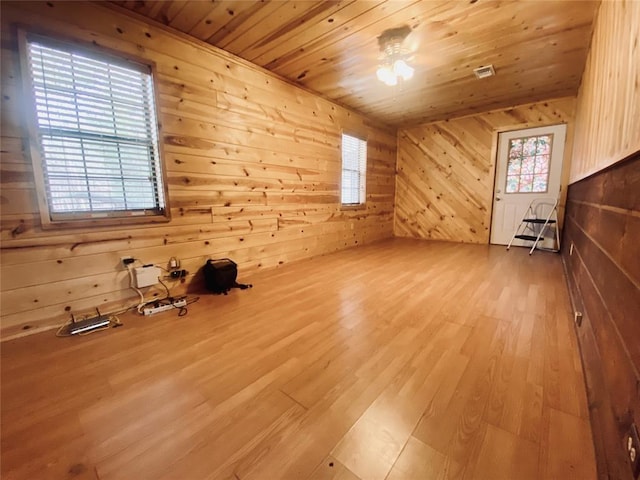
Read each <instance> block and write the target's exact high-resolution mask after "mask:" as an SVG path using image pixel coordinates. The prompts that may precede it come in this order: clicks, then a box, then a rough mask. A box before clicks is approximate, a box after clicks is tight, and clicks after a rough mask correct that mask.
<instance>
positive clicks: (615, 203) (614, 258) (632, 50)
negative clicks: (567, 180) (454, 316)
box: [562, 0, 640, 479]
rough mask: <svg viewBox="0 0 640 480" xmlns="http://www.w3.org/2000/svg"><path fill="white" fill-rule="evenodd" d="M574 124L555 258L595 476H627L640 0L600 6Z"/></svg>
mask: <svg viewBox="0 0 640 480" xmlns="http://www.w3.org/2000/svg"><path fill="white" fill-rule="evenodd" d="M575 123H576V133H575V141H574V154H573V159H572V169H571V182H572V184H571V185H570V186H569V192H568V197H567V214H566V218H565V230H564V242H563V245H564V246H563V251H562V255H563V260H564V263H565V268H566V271H567V281H568V283H569V290H570V292H571V294H572V298H573V302H574V306H575V309H576V310H578V311H581V312H582V313H583V321H582V325H581V326H580V327H577V331H578V340H579V343H580V352H581V356H582V362H583V365H584V371H585V377H586V382H587V393H588V398H589V406H590V417H591V424H592V430H593V432H594V442H595V450H596V459H597V463H598V471H599V477H600V478H603V479H606V478H616V479H626V478H628V479H631V478H632V476H631V469H630V467H629V465H628V461H627V458H626V455H625V450H624V439H625V436H626V434H627V432H628V429H629V426H630V424H631V423H632V422H635V423H636V425H640V373H639V372H640V323H639V320H640V315H639V314H638V312H640V154H638V152H639V151H640V2H636V1H625V0H621V1H617V2H603V3H602V5H601V6H600V10H599V12H598V17H597V19H596V24H595V28H594V34H593V39H592V44H591V50H590V54H589V57H588V61H587V66H586V69H585V72H584V75H583V78H582V85H581V87H580V92H579V95H578V99H577V107H576V121H575ZM634 152H635V153H634ZM594 172H596V173H594ZM590 174H591V175H590ZM578 180H579V181H578ZM572 245H573V254H571V246H572Z"/></svg>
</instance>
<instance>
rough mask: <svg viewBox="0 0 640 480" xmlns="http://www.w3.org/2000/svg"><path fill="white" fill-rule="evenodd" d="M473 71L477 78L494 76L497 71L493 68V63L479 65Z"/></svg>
mask: <svg viewBox="0 0 640 480" xmlns="http://www.w3.org/2000/svg"><path fill="white" fill-rule="evenodd" d="M473 73H474V74H475V76H476V78H478V79H481V78H487V77H493V76H494V75H495V74H496V71H495V70H494V69H493V65H487V66H486V67H478V68H474V69H473Z"/></svg>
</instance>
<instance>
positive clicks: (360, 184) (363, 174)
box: [340, 132, 368, 208]
mask: <svg viewBox="0 0 640 480" xmlns="http://www.w3.org/2000/svg"><path fill="white" fill-rule="evenodd" d="M345 142H357V143H358V145H357V146H356V148H357V150H358V152H357V153H355V155H357V156H358V158H357V159H354V158H350V159H345V155H348V153H349V152H347V151H346V150H345ZM340 147H341V149H340V150H341V168H340V204H341V206H342V208H363V207H364V206H365V204H366V200H367V163H368V158H367V157H368V145H367V140H366V139H365V138H362V137H361V136H359V135H353V134H351V133H347V132H342V136H341V143H340ZM345 163H347V164H350V165H348V166H347V167H345ZM354 164H355V165H354ZM354 167H355V168H354ZM345 172H352V173H355V176H356V179H357V186H356V188H357V189H358V192H357V197H358V201H357V202H353V201H349V200H352V198H349V199H347V201H346V202H345V196H346V195H345V193H346V192H345ZM353 190H355V189H349V192H350V193H351V196H354V193H355V192H354V191H353Z"/></svg>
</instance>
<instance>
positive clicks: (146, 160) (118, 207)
mask: <svg viewBox="0 0 640 480" xmlns="http://www.w3.org/2000/svg"><path fill="white" fill-rule="evenodd" d="M22 45H23V49H24V52H23V57H24V58H23V59H24V60H25V61H26V66H27V67H28V72H29V80H30V82H29V89H30V91H31V94H32V99H33V104H34V117H35V118H33V120H32V124H31V128H30V132H31V136H32V137H36V138H37V144H35V145H33V146H32V157H33V162H34V170H35V174H36V175H38V176H40V178H38V179H36V183H37V184H38V185H39V188H38V190H39V191H38V194H39V196H40V197H41V198H40V208H41V210H42V209H44V208H46V210H47V211H46V212H41V214H42V215H41V216H42V219H43V226H46V225H47V224H54V223H57V222H58V223H62V222H69V221H75V222H76V223H77V221H79V220H80V221H81V220H91V221H92V223H95V219H100V218H105V219H107V221H109V219H111V220H112V221H113V219H117V223H123V221H122V219H123V218H131V219H133V218H137V219H140V217H145V218H146V217H149V216H164V217H166V216H167V215H166V214H167V209H166V202H165V191H164V185H163V177H162V170H161V163H160V154H159V147H158V131H157V117H156V108H155V102H154V92H153V79H152V75H151V67H150V66H149V65H144V64H139V63H136V62H132V61H128V60H124V59H121V58H118V57H115V56H113V57H112V56H111V55H108V54H105V53H102V52H98V51H94V50H85V49H78V48H77V47H75V46H73V45H72V44H67V43H64V42H58V41H55V40H52V39H49V38H46V37H41V36H36V35H30V34H24V33H23V34H22ZM33 140H34V138H32V144H33ZM147 219H148V218H147ZM133 221H136V220H133ZM72 224H73V223H72Z"/></svg>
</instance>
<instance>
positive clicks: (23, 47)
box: [18, 30, 170, 229]
mask: <svg viewBox="0 0 640 480" xmlns="http://www.w3.org/2000/svg"><path fill="white" fill-rule="evenodd" d="M31 39H37V40H39V41H40V42H42V43H43V44H46V45H50V46H52V47H53V48H56V47H59V48H64V49H66V50H68V51H72V52H78V53H82V54H84V55H86V56H88V57H91V58H93V59H96V60H101V61H106V62H108V63H111V64H114V65H119V66H123V67H125V68H128V69H130V70H138V71H142V72H144V73H147V72H148V74H149V76H150V83H151V93H150V94H151V97H150V100H151V101H150V103H151V105H150V115H149V118H150V125H149V128H150V129H151V130H150V131H151V135H152V137H153V140H154V142H155V145H154V152H153V156H152V158H154V159H155V162H154V167H152V171H153V172H155V173H154V179H155V180H154V181H155V182H156V183H155V188H156V189H157V190H156V195H157V197H156V198H157V199H158V202H159V204H158V205H157V207H158V208H140V209H129V210H125V209H123V210H104V211H82V212H65V213H62V214H61V213H53V212H52V211H51V208H50V205H49V194H48V188H47V185H46V180H45V171H44V168H45V166H44V158H43V148H42V145H41V141H40V128H39V126H38V120H37V113H36V101H35V98H34V95H35V94H34V85H33V81H32V74H31V64H30V58H29V45H28V42H29V41H30V40H31ZM18 40H19V48H20V62H21V72H22V77H23V87H24V97H25V99H26V105H27V106H28V108H26V109H25V111H26V113H25V114H26V117H27V118H26V122H25V123H26V127H27V136H28V146H29V148H28V150H29V152H30V155H31V161H32V164H33V170H34V182H35V185H36V192H37V198H38V208H39V211H40V219H41V224H42V228H43V229H47V228H57V227H83V226H89V225H90V226H101V225H128V224H138V223H155V222H167V221H169V220H170V208H169V201H168V191H167V181H166V172H165V168H164V165H163V152H162V142H161V141H160V139H161V138H162V137H161V133H160V126H159V122H158V118H157V116H158V113H157V112H158V109H159V107H158V105H159V102H158V94H157V89H156V88H155V82H154V80H155V65H154V64H153V63H152V62H150V61H148V60H144V59H139V58H133V57H130V56H128V55H124V54H122V53H119V52H112V51H110V50H108V49H105V48H102V47H96V46H84V45H82V44H78V43H77V42H75V41H73V40H68V39H64V38H60V36H58V35H55V34H48V33H46V32H45V33H40V32H31V31H26V30H19V31H18ZM83 151H84V150H83Z"/></svg>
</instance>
